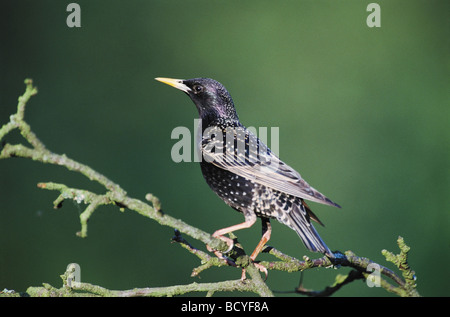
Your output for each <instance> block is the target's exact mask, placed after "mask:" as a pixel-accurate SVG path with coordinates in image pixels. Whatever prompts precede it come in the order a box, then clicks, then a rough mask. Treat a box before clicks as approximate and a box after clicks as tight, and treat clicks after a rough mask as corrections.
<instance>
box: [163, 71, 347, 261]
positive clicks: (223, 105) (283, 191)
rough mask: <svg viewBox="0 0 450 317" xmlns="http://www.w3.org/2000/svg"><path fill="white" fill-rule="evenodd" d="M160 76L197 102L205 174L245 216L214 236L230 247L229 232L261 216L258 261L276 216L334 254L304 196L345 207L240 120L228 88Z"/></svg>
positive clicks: (207, 81) (213, 82) (201, 80)
mask: <svg viewBox="0 0 450 317" xmlns="http://www.w3.org/2000/svg"><path fill="white" fill-rule="evenodd" d="M155 79H156V80H158V81H160V82H163V83H165V84H168V85H170V86H172V87H175V88H177V89H179V90H182V91H184V92H185V93H186V94H187V95H188V96H189V97H190V98H191V100H192V101H193V102H194V103H195V105H196V107H197V110H198V113H199V116H200V119H201V132H202V137H200V138H198V145H197V146H198V149H199V151H200V153H201V154H202V155H203V159H202V160H201V162H200V167H201V170H202V173H203V177H204V178H205V180H206V182H207V184H208V185H209V187H210V188H211V189H212V190H213V191H214V192H215V193H216V194H217V195H218V196H219V197H220V198H221V199H222V200H223V201H224V202H225V203H226V204H227V205H229V206H230V207H232V208H233V209H235V210H237V211H239V212H241V213H243V215H244V218H245V221H244V222H243V223H240V224H237V225H234V226H231V227H227V228H224V229H220V230H217V231H216V232H214V234H213V236H214V237H217V238H220V239H222V240H224V241H225V242H227V243H228V245H229V246H230V249H231V248H232V246H233V242H232V240H231V239H229V238H227V237H225V236H224V235H225V234H227V233H230V232H233V231H235V230H239V229H244V228H249V227H251V226H252V225H253V224H254V223H255V221H256V218H257V217H259V218H261V221H262V228H263V235H262V238H261V241H260V242H259V243H258V245H257V247H256V248H255V250H254V251H253V253H252V255H251V256H250V258H251V260H252V261H254V260H255V258H256V256H257V255H258V253H259V252H261V250H262V248H263V247H264V245H265V244H266V243H267V241H268V240H269V239H270V234H271V226H270V219H272V218H275V219H277V220H278V221H279V222H281V223H282V224H284V225H286V226H288V227H289V228H291V229H293V230H294V231H295V232H297V234H298V235H299V236H300V238H301V240H302V241H303V243H304V244H305V246H306V247H307V248H308V249H309V250H311V251H314V252H320V253H323V254H325V255H326V256H328V257H330V258H334V255H333V252H331V251H330V249H329V248H328V247H327V245H326V244H325V243H324V242H323V240H322V239H321V238H320V236H319V234H318V233H317V231H316V229H315V228H314V227H313V225H312V224H311V220H314V221H316V222H317V223H319V224H322V223H321V221H320V220H319V218H317V216H316V215H315V214H314V213H313V212H312V211H311V209H310V208H309V207H308V205H307V204H306V203H305V200H310V201H313V202H317V203H322V204H325V205H330V206H335V207H339V208H340V206H339V205H338V204H336V203H334V202H332V201H331V200H330V199H328V198H326V197H325V196H324V195H322V194H321V193H319V192H318V191H317V190H315V189H314V188H312V187H311V186H310V185H309V184H308V183H307V182H306V181H304V180H303V179H302V177H301V176H300V174H299V173H298V172H297V171H295V170H294V169H293V168H292V167H290V166H288V165H287V164H285V163H284V162H283V161H281V160H280V159H279V158H278V157H277V156H276V155H275V154H274V153H272V151H271V150H270V149H269V148H268V147H267V146H266V145H265V144H264V143H263V142H262V141H260V140H259V139H258V138H257V137H256V136H255V135H254V134H253V133H252V132H250V131H249V130H248V129H246V128H245V127H244V126H243V125H242V124H241V122H240V121H239V118H238V115H237V113H236V109H235V107H234V103H233V100H232V99H231V96H230V94H229V93H228V91H227V90H226V89H225V87H224V86H223V85H222V84H221V83H219V82H217V81H216V80H213V79H210V78H194V79H187V80H184V79H172V78H160V77H159V78H155ZM216 254H217V253H216ZM260 269H261V268H260Z"/></svg>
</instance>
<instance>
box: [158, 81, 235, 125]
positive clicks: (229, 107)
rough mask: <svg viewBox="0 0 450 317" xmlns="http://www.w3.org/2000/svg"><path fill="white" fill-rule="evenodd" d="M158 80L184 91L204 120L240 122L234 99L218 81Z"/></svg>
mask: <svg viewBox="0 0 450 317" xmlns="http://www.w3.org/2000/svg"><path fill="white" fill-rule="evenodd" d="M155 79H156V80H158V81H160V82H162V83H165V84H167V85H170V86H172V87H175V88H177V89H179V90H181V91H184V92H185V93H186V94H187V95H188V96H189V97H190V98H191V99H192V101H193V102H194V103H195V105H196V107H197V110H198V113H199V116H200V118H201V119H203V120H207V121H214V120H216V119H218V118H224V119H230V120H239V119H238V116H237V114H236V110H235V108H234V103H233V99H231V96H230V94H229V93H228V91H227V90H226V89H225V87H224V86H223V85H222V84H221V83H219V82H218V81H216V80H214V79H210V78H193V79H173V78H164V77H158V78H155Z"/></svg>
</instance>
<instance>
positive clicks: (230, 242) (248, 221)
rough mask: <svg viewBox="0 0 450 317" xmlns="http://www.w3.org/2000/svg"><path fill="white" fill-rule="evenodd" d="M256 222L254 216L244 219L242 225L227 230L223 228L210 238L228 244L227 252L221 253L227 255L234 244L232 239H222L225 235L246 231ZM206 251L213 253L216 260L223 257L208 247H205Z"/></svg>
mask: <svg viewBox="0 0 450 317" xmlns="http://www.w3.org/2000/svg"><path fill="white" fill-rule="evenodd" d="M255 221H256V216H254V217H251V216H250V217H245V221H244V222H243V223H239V224H237V225H234V226H231V227H227V228H223V229H219V230H217V231H216V232H214V233H213V234H212V236H213V237H214V238H219V239H220V240H222V241H225V242H226V244H228V246H229V248H228V250H227V251H225V252H223V253H228V252H230V251H231V250H232V249H233V246H234V242H233V240H232V239H230V238H228V237H224V235H225V234H227V233H230V232H233V231H236V230H240V229H247V228H250V227H251V226H252V225H253V224H254V223H255ZM207 249H208V250H209V251H212V252H214V254H215V255H216V256H217V257H218V258H223V255H222V253H221V252H219V251H217V250H213V249H212V248H211V247H210V246H207Z"/></svg>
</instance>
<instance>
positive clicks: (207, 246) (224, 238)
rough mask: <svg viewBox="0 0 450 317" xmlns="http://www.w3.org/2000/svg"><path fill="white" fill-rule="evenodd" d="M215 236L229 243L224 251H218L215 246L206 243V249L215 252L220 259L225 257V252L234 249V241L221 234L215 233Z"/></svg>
mask: <svg viewBox="0 0 450 317" xmlns="http://www.w3.org/2000/svg"><path fill="white" fill-rule="evenodd" d="M212 236H213V237H214V238H219V239H220V240H222V241H224V242H225V243H226V244H227V245H228V249H227V250H226V251H224V252H220V251H217V250H215V249H213V248H211V247H210V246H209V245H206V249H208V251H209V252H213V253H214V254H215V255H216V256H217V257H218V258H219V259H224V256H223V254H224V253H225V254H226V253H228V252H230V251H231V250H233V247H234V242H233V239H230V238H227V237H224V236H221V235H216V234H215V233H214V234H213V235H212Z"/></svg>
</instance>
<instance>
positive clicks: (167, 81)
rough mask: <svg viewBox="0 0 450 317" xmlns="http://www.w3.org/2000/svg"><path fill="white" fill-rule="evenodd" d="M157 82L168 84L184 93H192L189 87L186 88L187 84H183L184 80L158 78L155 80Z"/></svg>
mask: <svg viewBox="0 0 450 317" xmlns="http://www.w3.org/2000/svg"><path fill="white" fill-rule="evenodd" d="M155 79H156V80H157V81H160V82H162V83H164V84H167V85H169V86H172V87H175V88H177V89H180V90H182V91H184V92H189V91H191V88H189V87H188V86H186V85H185V84H183V81H184V80H183V79H173V78H166V77H156V78H155Z"/></svg>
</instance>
